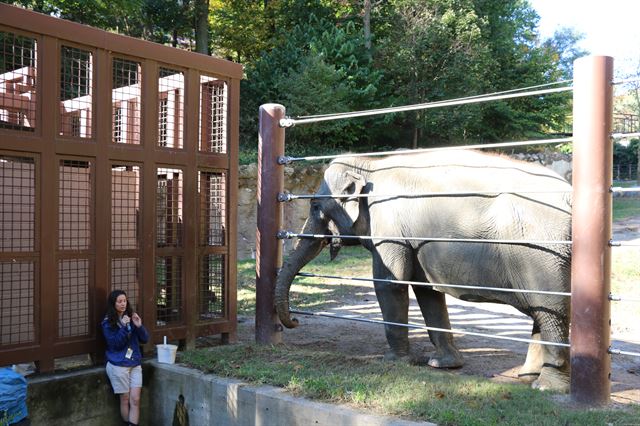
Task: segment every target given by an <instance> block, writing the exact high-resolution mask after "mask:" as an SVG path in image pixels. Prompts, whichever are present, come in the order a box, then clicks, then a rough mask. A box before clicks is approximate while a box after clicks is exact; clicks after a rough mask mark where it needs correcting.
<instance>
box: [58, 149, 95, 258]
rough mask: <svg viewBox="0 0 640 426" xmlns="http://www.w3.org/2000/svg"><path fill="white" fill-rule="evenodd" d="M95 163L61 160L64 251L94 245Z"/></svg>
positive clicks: (60, 219)
mask: <svg viewBox="0 0 640 426" xmlns="http://www.w3.org/2000/svg"><path fill="white" fill-rule="evenodd" d="M92 199H93V197H92V187H91V163H90V162H88V161H76V160H60V170H59V193H58V228H59V239H58V241H59V248H60V250H86V249H88V248H89V246H90V244H91V203H92Z"/></svg>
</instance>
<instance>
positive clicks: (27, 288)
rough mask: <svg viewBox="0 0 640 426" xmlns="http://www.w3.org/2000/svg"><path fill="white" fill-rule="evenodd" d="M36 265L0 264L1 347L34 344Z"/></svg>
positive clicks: (26, 263) (13, 262) (25, 263)
mask: <svg viewBox="0 0 640 426" xmlns="http://www.w3.org/2000/svg"><path fill="white" fill-rule="evenodd" d="M35 275H36V274H35V265H34V262H29V261H17V262H16V261H11V262H0V307H1V308H0V345H16V344H22V343H31V342H34V341H35V327H34V322H35V320H34V299H35V296H34V288H35Z"/></svg>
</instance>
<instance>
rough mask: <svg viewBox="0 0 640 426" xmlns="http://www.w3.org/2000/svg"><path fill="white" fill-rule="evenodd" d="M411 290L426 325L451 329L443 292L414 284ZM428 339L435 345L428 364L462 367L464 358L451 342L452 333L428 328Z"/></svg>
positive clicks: (438, 366) (436, 366)
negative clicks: (434, 350)
mask: <svg viewBox="0 0 640 426" xmlns="http://www.w3.org/2000/svg"><path fill="white" fill-rule="evenodd" d="M413 292H414V293H415V295H416V299H417V300H418V304H419V305H420V311H422V316H423V317H424V320H425V323H426V325H427V326H428V327H435V328H442V329H451V322H450V321H449V310H448V309H447V303H446V301H445V295H444V293H441V292H439V291H435V290H432V289H430V288H426V287H422V286H414V287H413ZM429 339H431V343H433V345H434V346H435V349H436V352H435V354H434V355H432V356H430V357H429V359H428V360H427V364H428V365H430V366H431V367H435V368H457V367H462V365H463V364H464V360H463V359H462V354H461V353H460V351H459V350H458V348H457V347H456V346H455V344H454V343H453V334H451V333H446V332H442V331H436V330H429Z"/></svg>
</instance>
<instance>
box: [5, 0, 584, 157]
mask: <svg viewBox="0 0 640 426" xmlns="http://www.w3.org/2000/svg"><path fill="white" fill-rule="evenodd" d="M10 3H13V4H20V5H23V6H26V7H30V8H33V9H34V10H37V11H40V12H43V13H49V14H54V15H55V16H60V17H62V18H65V19H70V20H74V21H77V22H81V23H84V24H88V25H93V26H97V27H100V28H104V29H107V30H111V31H117V32H120V33H124V34H127V35H131V36H134V37H142V38H145V39H147V40H152V41H156V42H159V43H165V44H172V45H174V46H178V47H187V48H192V47H193V46H194V37H195V33H196V28H195V26H194V24H195V21H196V19H195V18H196V13H195V8H196V6H197V5H200V4H202V0H198V1H196V0H109V1H107V0H14V1H11V2H10ZM209 11H210V14H209V27H210V32H211V42H212V45H211V46H210V48H211V51H213V52H216V53H217V54H219V55H221V56H223V57H226V58H229V59H232V60H236V61H239V62H243V63H244V65H245V69H246V79H245V80H243V81H242V83H241V106H240V107H241V116H240V138H241V151H242V152H245V153H247V154H246V155H244V156H243V158H245V159H248V158H251V157H255V154H251V152H253V151H255V150H256V145H257V144H256V142H257V131H258V122H257V120H258V107H259V106H260V105H261V104H263V103H281V104H283V105H284V106H285V107H286V109H287V113H288V114H289V115H290V116H301V115H316V114H326V113H336V112H345V111H354V110H365V109H374V108H380V107H387V106H399V105H408V104H415V103H422V102H431V101H439V100H445V99H452V98H456V97H463V96H472V95H480V94H486V93H492V92H498V91H503V90H510V89H514V88H521V87H528V86H534V85H539V84H544V83H550V82H554V81H557V80H560V79H564V78H567V77H570V74H571V66H572V61H573V60H574V59H575V58H577V57H579V56H581V55H583V54H584V53H585V52H583V51H581V50H579V49H578V48H577V47H576V46H577V42H578V41H579V40H580V37H581V35H580V34H576V33H575V32H573V31H571V30H568V29H562V30H560V31H558V32H557V33H556V34H555V35H554V36H553V37H552V38H551V39H549V40H540V37H539V34H538V30H537V24H538V19H539V18H538V16H537V14H536V13H535V11H534V10H533V9H532V8H531V6H530V5H529V2H528V1H526V0H505V1H494V0H387V1H373V2H371V10H369V11H367V10H365V8H364V3H363V2H361V1H356V0H349V1H345V0H269V1H264V0H209ZM368 12H370V14H369V13H368ZM365 16H366V17H369V18H370V19H365ZM365 22H366V25H367V26H366V28H367V31H368V32H367V34H369V33H370V36H371V42H372V43H371V46H369V45H368V44H367V43H366V42H365V32H366V31H365ZM369 24H370V25H369ZM201 29H202V28H200V27H198V29H197V32H198V34H202V31H201ZM198 40H201V37H198ZM569 102H570V97H569V96H567V95H566V94H556V95H547V96H544V97H537V98H536V97H528V98H521V99H514V100H508V101H502V102H493V103H487V104H477V105H467V106H460V107H455V108H454V107H447V108H442V109H430V110H422V111H417V112H408V113H402V114H393V115H391V114H387V115H380V116H374V117H371V118H360V119H349V120H341V121H332V122H324V123H318V124H313V125H301V126H298V127H296V128H293V129H291V130H289V131H288V132H287V141H286V144H287V148H286V149H287V153H291V154H293V155H300V154H302V153H307V152H313V153H317V152H326V151H330V152H335V151H346V150H351V151H368V150H379V149H388V148H398V147H412V146H433V145H443V144H450V143H467V142H472V143H476V142H483V141H491V142H494V141H499V140H514V139H528V138H531V137H540V136H541V135H543V134H548V133H564V132H567V129H568V120H567V116H568V114H569V113H570V111H569Z"/></svg>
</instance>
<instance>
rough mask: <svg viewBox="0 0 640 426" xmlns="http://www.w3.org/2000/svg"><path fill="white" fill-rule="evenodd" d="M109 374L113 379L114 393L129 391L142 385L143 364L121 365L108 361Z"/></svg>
mask: <svg viewBox="0 0 640 426" xmlns="http://www.w3.org/2000/svg"><path fill="white" fill-rule="evenodd" d="M107 376H109V380H110V381H111V386H112V387H113V393H118V394H119V393H129V390H130V389H131V388H141V387H142V366H140V365H138V366H137V367H119V366H117V365H113V364H111V363H110V362H107Z"/></svg>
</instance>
